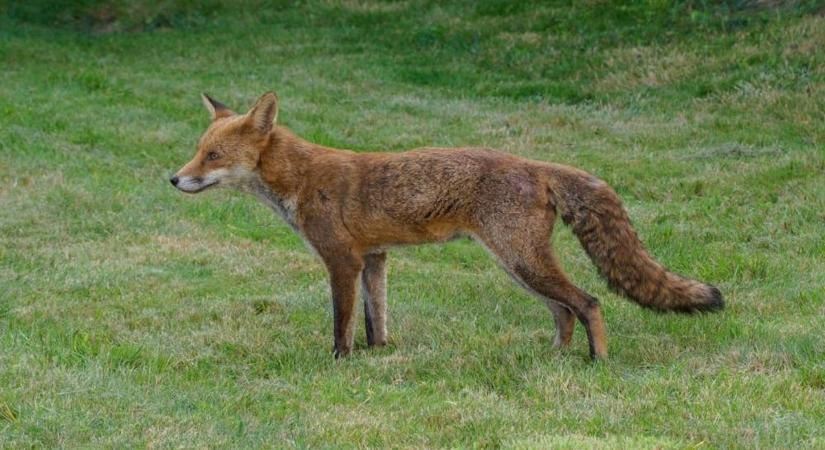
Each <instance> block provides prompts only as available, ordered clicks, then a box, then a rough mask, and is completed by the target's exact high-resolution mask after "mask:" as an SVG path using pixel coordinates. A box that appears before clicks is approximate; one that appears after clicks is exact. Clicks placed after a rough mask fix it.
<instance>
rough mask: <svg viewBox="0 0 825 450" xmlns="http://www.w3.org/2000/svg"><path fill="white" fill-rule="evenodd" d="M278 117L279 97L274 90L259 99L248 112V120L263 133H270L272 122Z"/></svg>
mask: <svg viewBox="0 0 825 450" xmlns="http://www.w3.org/2000/svg"><path fill="white" fill-rule="evenodd" d="M277 118H278V97H277V96H275V93H274V92H267V93H266V94H264V95H262V96H261V98H259V99H258V103H255V106H253V107H252V109H250V110H249V112H248V113H246V121H247V123H249V124H250V125H251V126H252V127H253V128H255V129H256V130H258V131H260V132H261V133H264V134H266V133H269V130H271V129H272V124H274V123H275V120H276V119H277Z"/></svg>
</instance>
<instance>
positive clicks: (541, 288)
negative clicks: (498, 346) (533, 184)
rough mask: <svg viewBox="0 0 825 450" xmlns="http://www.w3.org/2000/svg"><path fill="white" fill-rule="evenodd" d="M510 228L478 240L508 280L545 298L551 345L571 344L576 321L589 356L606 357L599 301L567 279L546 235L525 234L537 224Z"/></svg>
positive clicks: (525, 224)
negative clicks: (552, 333)
mask: <svg viewBox="0 0 825 450" xmlns="http://www.w3.org/2000/svg"><path fill="white" fill-rule="evenodd" d="M531 225H532V226H531ZM510 227H512V228H511V229H508V230H495V231H497V232H495V233H487V234H486V235H485V234H481V235H480V236H479V238H480V239H481V241H482V242H483V243H484V244H485V245H486V246H487V248H488V249H489V250H490V251H491V252H492V253H494V254H495V256H496V257H497V258H498V259H499V261H500V262H501V264H502V265H503V266H504V269H505V270H506V271H507V272H508V273H509V274H510V276H511V277H513V278H514V279H515V280H516V281H517V282H518V283H519V284H520V285H522V287H524V288H526V289H528V290H529V291H531V292H533V293H535V294H538V295H539V296H540V297H542V299H544V301H545V303H546V304H547V306H548V307H549V308H550V310H551V311H552V312H553V316H554V319H555V322H556V339H555V342H554V344H555V345H556V346H560V347H561V346H565V345H567V344H568V343H569V342H570V340H571V338H572V335H573V328H574V326H575V319H576V318H578V319H579V321H580V322H581V323H582V325H584V327H585V330H586V331H587V340H588V344H589V346H590V357H591V358H593V359H599V358H605V357H607V336H606V333H605V328H604V319H603V318H602V312H601V307H600V306H599V302H598V300H597V299H596V298H595V297H593V296H591V295H589V294H587V293H586V292H584V291H583V290H581V289H579V288H578V287H576V286H575V285H574V284H573V283H571V282H570V280H568V279H567V277H566V276H565V275H564V272H562V270H561V268H560V267H559V265H558V263H557V262H556V260H555V257H554V256H553V252H552V249H551V248H550V243H549V242H548V236H547V234H546V233H545V232H542V233H537V236H530V234H529V233H525V230H532V229H542V227H541V226H540V225H539V224H529V223H524V224H510ZM502 236H504V237H502Z"/></svg>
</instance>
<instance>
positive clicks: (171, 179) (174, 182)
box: [169, 175, 179, 186]
mask: <svg viewBox="0 0 825 450" xmlns="http://www.w3.org/2000/svg"><path fill="white" fill-rule="evenodd" d="M178 181H179V178H178V176H177V175H172V178H170V179H169V182H170V183H172V186H177V185H178Z"/></svg>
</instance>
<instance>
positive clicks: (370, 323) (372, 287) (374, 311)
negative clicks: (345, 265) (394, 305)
mask: <svg viewBox="0 0 825 450" xmlns="http://www.w3.org/2000/svg"><path fill="white" fill-rule="evenodd" d="M386 261H387V254H386V253H375V254H369V255H366V256H365V257H364V270H363V271H362V272H361V295H362V296H363V297H364V325H366V330H367V345H369V346H370V347H372V346H383V345H386V344H387V267H386Z"/></svg>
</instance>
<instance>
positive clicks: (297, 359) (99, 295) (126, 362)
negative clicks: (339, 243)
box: [0, 0, 825, 448]
mask: <svg viewBox="0 0 825 450" xmlns="http://www.w3.org/2000/svg"><path fill="white" fill-rule="evenodd" d="M194 3H195V2H191V1H184V0H174V1H166V2H161V3H160V4H159V6H152V5H153V4H154V2H148V1H145V2H144V1H139V2H126V1H114V2H109V3H108V4H103V3H101V2H100V1H93V0H91V1H90V0H87V1H84V2H56V3H55V4H51V5H50V4H49V2H46V1H43V0H38V1H31V2H14V1H9V0H0V12H2V14H0V64H2V66H0V67H2V70H0V448H23V447H114V448H123V447H153V448H155V447H161V448H167V447H215V448H228V447H232V448H234V447H262V446H263V447H308V448H318V447H341V446H352V447H419V448H420V447H494V448H495V447H508V448H547V447H552V448H559V447H561V448H583V447H585V448H589V447H596V448H628V447H630V448H635V447H642V448H649V447H656V448H684V447H691V448H693V447H701V448H725V447H743V448H755V447H762V448H770V447H781V448H817V447H818V448H825V333H823V330H824V329H825V289H823V286H825V15H823V12H825V7H823V5H822V3H820V2H816V1H807V2H805V1H801V2H797V3H795V4H793V5H791V6H785V7H777V6H764V5H772V4H773V3H774V2H733V1H731V2H676V3H671V2H667V1H656V0H648V1H646V2H611V1H598V0H589V1H586V2H536V3H535V4H533V3H529V2H509V1H503V0H490V1H485V2H470V1H464V2H456V3H451V4H442V3H441V2H435V1H431V2H412V1H408V2H374V1H368V0H364V1H357V0H351V1H345V2H341V3H339V2H298V3H297V4H296V5H291V4H289V2H285V1H284V2H279V3H277V4H274V5H264V3H263V2H257V1H253V0H246V1H244V2H242V3H240V4H239V5H240V6H230V5H229V3H228V2H224V3H222V2H217V1H211V2H210V1H207V2H205V3H204V4H203V5H200V6H196V5H195V4H194ZM625 3H626V4H625ZM776 3H780V2H776ZM236 5H238V4H236ZM707 5H711V6H707ZM267 90H276V91H277V92H278V94H279V97H280V99H281V103H280V114H279V121H280V122H281V123H282V124H284V125H286V126H288V127H291V128H292V129H293V130H294V131H295V132H296V133H298V134H300V135H302V136H303V137H305V138H307V139H310V140H313V141H315V142H318V143H322V144H325V145H331V146H335V147H342V148H352V149H356V150H378V149H381V150H387V151H401V150H404V149H408V148H413V147H416V146H422V145H439V146H453V145H477V146H488V147H494V148H498V149H502V150H504V151H508V152H513V153H516V154H519V155H523V156H525V157H529V158H534V159H539V160H549V161H556V162H562V163H566V164H570V165H574V166H578V167H581V168H583V169H585V170H588V171H590V172H592V173H595V174H597V175H598V176H600V177H601V178H603V179H605V180H606V181H608V182H609V183H610V184H611V185H613V186H614V187H615V188H616V190H617V191H618V192H619V194H620V195H621V196H622V197H623V199H624V200H625V202H626V207H627V209H628V210H629V212H630V215H631V217H632V218H633V220H634V224H635V226H636V229H637V231H638V232H639V234H640V235H641V237H642V239H643V241H644V242H645V243H646V244H647V246H648V248H649V249H650V251H651V253H652V254H653V255H654V256H655V257H656V258H657V259H658V260H660V261H661V262H663V263H664V264H666V265H667V266H669V267H671V268H672V269H673V270H675V271H677V272H680V273H683V274H685V275H688V276H691V277H695V278H699V279H702V280H704V281H707V282H710V283H713V284H715V285H717V286H719V288H720V289H721V290H722V292H723V293H724V294H725V296H726V299H727V301H728V308H727V309H726V310H725V311H724V312H722V313H720V314H713V315H696V316H681V315H668V314H665V315H663V314H656V313H653V312H649V311H645V310H641V309H640V308H638V307H637V306H635V305H634V304H632V303H630V302H629V301H626V300H624V299H622V298H619V297H617V296H616V295H614V294H612V293H611V292H610V291H609V290H608V288H607V286H606V284H605V283H604V282H603V281H602V280H601V279H600V278H599V277H598V276H597V274H596V272H595V269H594V268H593V267H592V265H591V263H590V262H589V260H588V259H587V257H586V255H585V254H584V252H583V251H582V249H581V248H580V247H579V245H578V243H577V242H576V240H575V238H573V236H572V235H571V234H570V232H569V231H568V230H567V229H566V228H565V227H564V226H563V225H561V223H559V225H558V226H557V228H556V230H557V231H556V233H555V235H554V236H553V240H554V241H555V247H556V248H557V250H558V254H559V259H560V260H561V261H562V264H563V265H564V267H565V268H566V270H567V272H568V273H569V275H570V277H571V278H572V279H573V280H575V282H576V283H577V284H579V285H580V286H582V287H583V288H584V289H586V290H587V291H589V292H590V293H592V294H593V295H595V296H596V297H599V298H600V299H601V301H602V304H603V307H604V311H605V317H606V321H607V329H608V339H609V340H608V342H609V348H610V352H611V356H610V359H609V360H608V361H606V362H603V363H599V364H591V363H590V362H589V360H588V358H587V344H586V338H585V336H584V332H583V330H582V329H581V327H580V326H579V327H577V330H576V335H575V337H574V342H573V345H572V347H571V348H570V349H569V350H564V351H558V350H555V349H553V348H552V347H551V343H552V338H553V333H554V330H553V320H552V316H551V315H550V313H549V312H548V311H547V310H546V308H545V307H544V305H543V304H542V303H541V302H540V301H537V300H536V299H534V298H532V297H530V295H529V294H527V293H526V292H524V291H522V290H521V289H520V288H518V287H517V286H516V285H515V284H514V283H512V282H511V281H510V280H509V279H508V278H507V276H506V275H505V274H504V272H503V271H501V270H500V269H498V268H497V267H496V266H495V264H494V263H493V262H492V261H491V260H490V258H489V257H488V256H487V254H486V253H485V252H484V250H483V249H481V248H480V247H478V246H476V245H475V244H473V243H472V242H469V241H454V242H451V243H449V244H446V245H440V246H436V245H431V246H422V247H415V248H403V249H395V250H393V251H392V252H391V253H390V258H389V267H390V274H389V304H390V319H389V331H390V345H389V346H388V347H386V348H383V349H379V350H367V349H366V348H365V345H366V344H365V337H364V331H363V324H362V322H361V320H359V322H358V328H357V337H356V347H357V349H356V350H355V352H354V354H353V356H352V357H350V358H348V359H346V360H343V361H339V362H336V361H334V360H333V358H332V356H331V353H330V348H331V346H332V312H331V307H330V301H329V298H328V295H329V294H328V287H327V280H326V274H325V271H324V269H323V267H322V266H321V264H320V263H319V262H318V261H317V260H316V259H314V257H313V256H312V255H311V254H310V253H309V251H307V250H306V249H305V248H304V246H303V244H302V242H301V240H300V239H299V238H298V237H297V236H296V235H294V234H293V233H292V232H291V230H290V229H289V228H288V227H287V226H286V225H285V224H284V223H282V222H281V221H280V220H279V219H277V218H276V217H275V216H273V215H272V214H271V213H270V212H269V210H268V209H267V208H265V207H264V206H262V205H260V204H259V203H257V202H256V201H255V200H254V199H253V198H251V197H246V196H243V195H241V194H235V193H231V192H224V191H210V192H209V193H205V194H203V195H200V196H185V195H182V194H181V193H180V192H177V191H176V190H175V189H173V188H172V187H171V186H170V185H169V183H168V182H167V178H168V176H169V175H170V174H172V173H173V172H174V171H175V170H177V169H178V168H179V167H180V166H181V165H182V164H183V163H185V162H186V161H187V160H188V159H189V158H190V157H191V155H192V154H193V153H194V149H195V144H196V142H197V138H198V136H199V135H200V133H201V132H202V131H203V130H204V128H205V126H206V125H207V122H208V119H207V113H206V111H205V110H204V108H203V107H202V105H201V102H200V99H199V97H198V94H199V93H200V92H201V91H206V92H209V93H210V94H212V95H213V96H214V97H216V98H217V99H219V100H221V101H223V102H224V103H227V104H229V105H231V106H232V107H234V108H237V109H241V110H245V109H246V108H247V107H249V106H250V105H251V104H252V102H254V100H255V99H257V97H258V96H259V95H260V94H261V93H263V92H264V91H267Z"/></svg>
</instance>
